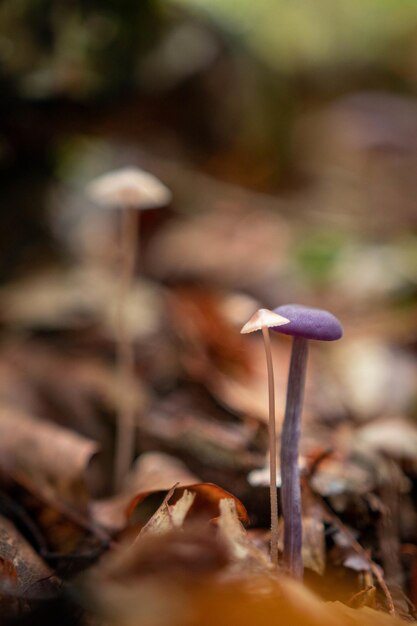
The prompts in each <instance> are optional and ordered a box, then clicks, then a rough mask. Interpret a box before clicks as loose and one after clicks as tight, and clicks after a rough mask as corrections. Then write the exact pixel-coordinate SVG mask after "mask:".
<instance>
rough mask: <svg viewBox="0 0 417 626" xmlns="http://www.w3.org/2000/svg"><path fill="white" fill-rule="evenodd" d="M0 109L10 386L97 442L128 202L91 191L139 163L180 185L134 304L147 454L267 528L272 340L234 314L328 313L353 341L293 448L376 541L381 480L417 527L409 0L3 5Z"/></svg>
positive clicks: (11, 392) (100, 480) (311, 396)
mask: <svg viewBox="0 0 417 626" xmlns="http://www.w3.org/2000/svg"><path fill="white" fill-rule="evenodd" d="M0 109H1V115H0V207H1V208H0V279H1V289H0V322H1V332H2V350H1V355H2V356H1V359H0V366H1V367H2V368H3V369H2V372H3V376H2V381H3V383H2V382H1V381H0V395H1V397H2V399H5V398H6V399H7V401H13V402H15V403H16V404H18V405H19V406H25V407H26V408H30V409H31V411H35V412H36V411H37V412H40V413H41V414H42V415H45V414H47V415H48V417H49V418H51V419H54V420H55V421H57V422H58V423H60V424H63V425H65V426H70V427H71V428H74V429H75V430H78V431H79V432H81V433H83V434H84V435H87V436H90V437H93V438H94V439H96V440H99V441H100V444H101V446H102V449H103V451H104V453H107V454H108V455H111V446H112V444H111V441H112V438H111V433H112V428H113V424H114V420H112V419H111V415H112V411H113V412H114V406H113V405H112V402H113V400H114V398H113V396H112V393H111V384H110V383H111V379H110V378H108V377H107V378H106V376H107V374H106V376H105V375H104V373H103V372H104V370H103V367H104V365H106V366H109V367H110V366H111V364H112V362H113V361H112V358H113V357H114V354H113V352H112V346H113V345H114V311H113V308H114V307H113V308H112V305H113V303H114V297H115V296H114V294H115V293H116V291H117V289H116V288H115V282H117V276H115V275H114V268H115V267H116V266H117V242H118V239H117V236H118V233H117V223H118V218H117V215H116V214H115V213H114V212H112V211H106V212H105V211H103V210H102V209H100V208H97V207H95V206H94V205H93V204H92V202H91V201H89V200H88V198H87V197H86V194H85V185H86V184H87V183H88V182H89V181H90V180H91V179H92V178H94V177H95V176H97V175H99V174H102V173H104V172H106V171H109V170H112V169H114V168H117V167H121V166H125V165H135V166H138V167H141V168H144V169H145V170H147V171H150V172H152V173H153V174H155V175H156V176H158V177H159V178H160V179H161V180H162V181H163V182H164V183H165V184H166V185H167V186H168V187H170V189H171V190H172V192H173V201H172V203H171V204H170V206H169V207H166V208H164V209H161V210H156V211H149V212H147V213H146V214H144V216H143V220H142V229H141V234H140V242H139V243H140V262H139V267H138V280H137V285H136V287H135V291H134V293H133V294H132V298H131V301H130V305H129V316H130V321H131V330H132V333H133V335H134V337H135V347H136V356H137V390H139V391H137V393H138V400H137V401H138V407H139V408H138V414H139V415H140V426H139V438H138V451H139V452H143V451H149V450H155V449H156V450H164V451H165V452H170V453H173V454H175V455H176V456H178V457H180V458H181V459H182V460H185V461H186V462H187V464H188V465H189V467H190V468H191V469H192V470H193V471H195V472H196V473H197V474H198V475H199V476H201V477H202V478H203V479H205V480H213V481H215V482H218V483H219V484H221V485H222V486H224V487H226V488H228V489H230V490H231V491H233V493H236V495H238V496H240V497H242V498H243V500H244V501H245V502H246V503H249V505H250V508H251V512H252V515H253V517H252V521H253V523H254V525H256V524H260V525H262V524H264V525H265V526H267V518H268V505H267V490H266V487H265V488H264V491H263V492H262V494H261V495H262V497H261V496H260V495H259V491H258V490H256V489H255V486H256V485H262V484H265V476H264V475H263V474H262V465H263V462H264V454H265V452H266V417H267V416H266V409H267V407H266V396H265V381H266V378H265V372H264V363H263V354H262V349H261V346H260V345H259V342H258V341H257V338H250V339H247V338H245V339H242V338H240V336H239V328H240V326H241V325H242V324H243V323H244V322H245V321H246V320H247V319H248V317H249V316H250V315H251V313H252V312H253V311H254V310H256V309H257V308H258V307H259V306H263V307H275V306H277V305H280V304H283V303H285V302H300V303H304V304H310V305H313V306H322V307H324V308H328V309H330V310H331V311H333V312H334V313H335V314H336V315H338V317H339V318H340V319H341V321H342V322H343V324H344V327H345V337H344V340H343V341H341V342H339V343H338V344H337V345H334V346H333V345H332V346H325V347H322V346H317V347H314V348H313V349H312V355H311V362H310V369H309V383H308V384H309V387H308V390H307V405H306V411H305V424H306V426H305V433H304V440H303V459H304V463H306V464H307V463H308V462H309V459H310V461H311V460H312V459H313V461H314V459H315V458H318V457H320V455H322V456H323V455H324V456H323V458H324V461H325V462H323V463H321V464H320V469H319V470H317V472H316V474H315V477H314V480H315V483H314V484H315V488H316V489H317V491H318V492H319V493H320V494H321V495H323V496H324V497H326V498H329V501H331V503H332V506H333V507H334V509H335V510H337V511H338V512H340V513H341V514H345V515H347V517H348V519H349V520H350V521H351V522H352V523H353V524H354V525H355V524H356V526H355V527H356V528H357V529H358V531H359V532H363V533H364V535H363V536H364V537H365V539H366V536H367V535H366V533H367V532H368V533H369V532H371V531H369V529H370V528H371V529H372V528H373V527H374V526H373V525H374V523H375V520H376V519H378V511H380V510H381V509H378V507H377V505H376V504H375V502H376V501H375V499H374V500H372V501H371V500H370V499H369V498H368V494H370V493H371V492H372V493H379V496H380V501H381V499H382V500H383V498H384V497H385V496H384V495H383V494H381V493H380V492H378V489H380V488H381V485H383V484H385V483H387V484H388V485H389V486H390V488H393V489H394V492H395V494H397V496H398V498H400V499H401V502H402V504H401V506H400V505H399V504H398V502H397V501H396V504H395V507H396V508H395V509H394V510H393V511H394V514H395V515H396V516H397V517H396V519H397V520H398V519H399V518H398V515H400V513H399V511H401V516H402V517H401V524H402V527H401V531H398V529H397V530H395V532H394V530H393V529H392V528H390V529H389V530H388V531H386V529H385V531H384V529H383V530H382V531H381V532H388V534H389V537H390V539H392V538H393V537H395V541H397V543H398V542H399V541H401V542H403V543H409V544H413V545H414V544H415V543H416V541H417V537H416V531H415V528H416V524H415V522H416V515H417V514H416V509H415V492H416V481H415V476H416V474H417V443H416V442H417V430H416V419H417V363H416V351H417V328H416V322H417V4H416V2H415V1H414V0H362V1H361V2H353V1H352V0H338V1H337V2H334V1H332V0H314V2H313V1H312V0H297V1H292V2H288V1H286V0H256V1H253V0H239V1H238V0H172V1H168V0H159V1H157V0H89V1H84V0H71V1H69V2H57V1H54V0H2V1H1V2H0ZM274 345H275V353H276V354H275V357H276V369H277V377H278V383H277V388H278V391H279V393H278V404H279V414H280V415H281V416H282V409H283V403H284V396H285V383H286V369H287V365H288V355H289V344H288V342H287V341H286V339H285V338H284V339H283V338H280V339H279V338H276V340H274ZM86 364H87V365H86ZM98 364H99V365H98ZM103 364H104V365H103ZM105 371H106V372H107V370H105ZM69 380H71V390H70V389H69V385H68V381H69ZM28 389H29V391H30V392H28ZM109 389H110V390H109ZM22 390H23V391H22ZM77 394H78V395H77ZM113 404H114V403H113ZM93 415H94V419H93V417H92V416H93ZM103 415H104V416H105V417H106V419H107V422H106V423H104V422H103ZM329 450H330V452H329ZM387 458H388V459H389V463H390V465H389V466H388V465H387V463H388V461H387ZM392 464H394V465H392ZM110 466H111V463H109V464H108V467H110ZM393 467H395V468H396V469H395V470H393V469H392V468H393ZM103 472H104V473H103ZM394 475H395V476H396V478H395V480H396V481H397V482H395V485H394V487H392V480H391V478H392V476H394ZM248 476H249V477H250V478H249V480H248ZM387 477H388V478H387ZM266 480H267V479H266ZM108 481H109V477H108V472H107V475H106V473H105V471H104V470H103V471H102V472H101V474H100V473H98V474H97V476H96V481H95V483H94V494H95V495H96V496H97V495H101V496H103V495H108V493H109V489H108V484H109V482H108ZM384 481H385V482H384ZM398 485H400V486H398ZM391 493H392V492H391ZM398 494H401V495H398ZM397 514H398V515H397ZM349 516H350V517H349ZM358 520H360V521H358ZM397 531H398V532H397ZM371 534H372V533H371ZM381 537H382V538H383V537H384V535H381ZM399 537H400V538H401V539H399ZM383 545H384V541H383V539H381V542H380V543H379V546H380V548H379V549H380V550H381V553H380V554H379V557H380V559H381V560H382V561H383V562H384V563H385V566H386V567H388V569H389V564H390V562H391V563H392V560H391V561H390V556H389V554H385V555H384V553H383V548H381V546H383ZM396 545H397V544H396ZM397 548H398V549H396V550H394V552H395V553H396V554H397V557H398V554H399V552H400V550H399V544H398V545H397ZM413 554H414V556H410V555H408V556H405V557H404V559H403V564H402V566H404V567H405V568H406V570H407V572H408V573H409V572H410V571H411V569H412V568H413V567H414V568H415V572H417V567H416V566H415V565H413V563H414V562H417V559H416V558H415V553H413ZM322 556H323V554H322ZM397 557H396V558H397ZM384 559H385V560H384ZM407 559H408V560H407ZM413 559H414V560H413ZM402 566H399V565H398V561H396V564H395V567H394V571H393V572H391V573H392V578H393V579H395V581H396V582H397V583H399V584H400V585H402V584H403V583H404V579H403V578H402V577H403V569H402ZM407 568H408V569H407ZM313 569H314V567H313ZM387 576H388V577H389V573H388V574H387ZM410 580H411V578H410V577H408V578H407V581H408V582H407V585H408V587H407V590H408V592H409V593H414V595H415V597H417V595H416V594H417V583H416V582H415V581H417V574H415V581H414V588H413V587H412V585H411V583H410ZM410 585H411V586H410ZM413 589H414V591H413Z"/></svg>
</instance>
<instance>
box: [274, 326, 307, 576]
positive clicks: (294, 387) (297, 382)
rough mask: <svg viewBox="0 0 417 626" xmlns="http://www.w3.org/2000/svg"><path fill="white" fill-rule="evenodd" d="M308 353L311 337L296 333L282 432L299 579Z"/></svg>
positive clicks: (288, 536)
mask: <svg viewBox="0 0 417 626" xmlns="http://www.w3.org/2000/svg"><path fill="white" fill-rule="evenodd" d="M307 356H308V341H307V339H304V338H303V337H294V339H293V346H292V354H291V364H290V371H289V376H288V387H287V402H286V407H285V417H284V424H283V428H282V435H281V475H282V486H281V499H282V512H283V515H284V520H285V534H284V566H285V567H286V569H287V570H288V572H289V574H290V575H291V576H293V578H296V579H299V580H301V579H302V578H303V559H302V555H301V548H302V532H303V531H302V513H301V489H300V473H299V468H298V454H299V442H300V434H301V412H302V408H303V400H304V384H305V376H306V369H307Z"/></svg>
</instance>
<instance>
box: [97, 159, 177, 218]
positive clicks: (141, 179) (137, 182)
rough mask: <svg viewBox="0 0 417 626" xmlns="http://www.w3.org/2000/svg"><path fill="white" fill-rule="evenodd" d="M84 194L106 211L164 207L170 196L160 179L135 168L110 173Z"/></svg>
mask: <svg viewBox="0 0 417 626" xmlns="http://www.w3.org/2000/svg"><path fill="white" fill-rule="evenodd" d="M87 194H88V196H89V197H90V198H91V200H93V201H94V202H96V203H97V204H100V205H101V206H104V207H108V208H121V209H123V208H127V207H130V208H134V209H153V208H157V207H162V206H165V205H166V204H168V203H169V202H170V200H171V197H172V194H171V192H170V190H169V189H168V187H166V186H165V185H164V184H163V183H161V181H160V180H158V179H157V178H156V177H155V176H153V175H152V174H149V173H148V172H144V171H143V170H141V169H139V168H137V167H126V168H122V169H119V170H114V171H112V172H109V173H108V174H103V175H102V176H99V177H98V178H95V179H94V180H92V181H91V182H90V184H89V185H88V186H87Z"/></svg>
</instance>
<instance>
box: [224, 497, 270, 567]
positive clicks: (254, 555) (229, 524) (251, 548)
mask: <svg viewBox="0 0 417 626" xmlns="http://www.w3.org/2000/svg"><path fill="white" fill-rule="evenodd" d="M218 528H219V537H220V538H221V539H222V540H223V541H224V542H225V545H226V546H227V549H228V552H229V554H230V557H231V559H232V562H234V563H235V565H236V569H237V570H238V571H239V572H242V571H243V569H245V570H248V571H250V572H252V573H253V574H255V573H256V572H259V571H268V570H272V568H273V567H272V564H271V561H270V559H269V557H268V556H267V554H266V553H265V552H262V550H260V549H259V548H258V547H256V545H255V544H254V543H253V542H252V541H251V540H250V539H249V537H248V535H247V533H246V531H245V529H244V528H243V526H242V524H241V523H240V521H239V516H238V514H237V510H236V504H235V501H234V500H232V499H230V498H226V499H224V500H221V501H220V517H219V519H218Z"/></svg>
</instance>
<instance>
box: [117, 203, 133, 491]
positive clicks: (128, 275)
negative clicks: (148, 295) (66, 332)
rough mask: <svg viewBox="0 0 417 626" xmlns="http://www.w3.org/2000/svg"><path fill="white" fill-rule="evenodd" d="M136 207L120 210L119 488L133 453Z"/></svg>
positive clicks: (118, 336)
mask: <svg viewBox="0 0 417 626" xmlns="http://www.w3.org/2000/svg"><path fill="white" fill-rule="evenodd" d="M138 227H139V211H137V210H135V209H133V208H128V209H124V210H123V211H122V224H121V253H122V267H121V278H120V293H119V294H118V296H119V297H118V305H119V309H118V317H117V327H116V342H117V357H116V358H117V369H118V385H119V389H118V398H117V402H118V407H117V424H116V428H117V431H116V451H115V473H114V487H115V490H116V491H118V490H119V489H120V487H121V485H122V482H123V480H124V478H125V476H126V474H127V472H128V471H129V468H130V466H131V464H132V460H133V454H134V443H135V438H134V435H135V432H134V421H133V420H134V406H133V399H132V397H131V392H130V389H131V388H132V383H133V374H134V364H135V363H134V348H133V343H132V338H131V337H130V334H129V328H128V323H127V302H128V296H129V291H130V289H131V287H132V284H133V280H134V274H135V267H136V263H137V255H138Z"/></svg>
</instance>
